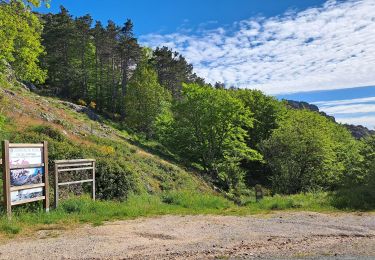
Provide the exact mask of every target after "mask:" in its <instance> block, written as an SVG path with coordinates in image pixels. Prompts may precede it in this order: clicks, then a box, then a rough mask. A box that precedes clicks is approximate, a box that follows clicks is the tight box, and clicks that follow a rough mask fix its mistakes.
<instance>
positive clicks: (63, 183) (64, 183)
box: [58, 179, 93, 186]
mask: <svg viewBox="0 0 375 260" xmlns="http://www.w3.org/2000/svg"><path fill="white" fill-rule="evenodd" d="M85 182H93V180H92V179H89V180H81V181H69V182H60V183H58V186H63V185H70V184H78V183H85Z"/></svg>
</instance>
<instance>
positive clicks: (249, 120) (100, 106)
mask: <svg viewBox="0 0 375 260" xmlns="http://www.w3.org/2000/svg"><path fill="white" fill-rule="evenodd" d="M29 4H39V2H38V1H33V2H32V3H30V2H29ZM30 10H31V9H30V7H28V5H27V4H25V2H23V1H15V0H13V1H9V2H4V1H3V2H1V3H0V24H4V25H5V29H3V30H2V31H1V33H0V42H3V44H2V45H0V60H1V64H0V71H2V74H3V75H4V74H5V72H6V70H7V69H9V67H11V68H12V70H13V71H14V73H15V74H16V76H17V77H18V79H19V80H22V81H29V82H36V83H37V84H38V86H40V87H42V88H45V89H47V90H48V91H49V93H51V94H52V95H56V96H59V97H61V98H65V99H69V100H71V101H73V102H77V103H79V104H81V105H86V106H89V107H91V108H92V109H93V110H96V111H97V113H100V114H102V115H104V116H106V117H108V118H111V119H113V120H116V121H118V122H121V124H122V126H123V127H125V128H127V129H131V130H133V131H134V132H135V133H137V134H138V135H144V136H145V137H146V138H147V139H153V140H156V141H158V142H159V143H160V144H162V145H163V146H164V147H165V148H166V149H168V151H169V152H171V153H172V154H173V155H174V156H175V157H176V158H178V160H180V161H181V162H184V163H185V164H187V165H191V166H194V167H195V168H197V169H199V170H200V171H201V172H202V174H204V175H205V176H206V178H209V179H210V180H211V181H212V182H213V183H214V184H215V185H216V186H217V187H219V188H220V189H222V190H223V191H224V192H226V193H227V194H228V196H232V197H233V198H234V199H238V198H240V197H241V196H242V195H243V194H245V193H246V192H247V190H248V189H249V188H250V187H252V186H254V185H255V184H262V185H263V186H265V187H267V188H269V189H270V191H271V192H272V193H280V194H294V193H300V192H308V191H316V190H326V191H336V194H341V195H342V196H346V197H345V200H342V203H343V204H345V203H348V202H349V201H350V198H352V197H350V195H352V194H351V192H348V191H352V190H354V189H356V190H357V191H358V194H362V195H361V196H362V197H361V200H360V202H359V203H358V200H357V201H356V200H353V201H354V202H353V203H357V204H362V205H359V207H361V206H363V204H364V203H367V204H366V205H367V206H366V207H373V206H375V205H374V201H375V181H374V180H375V168H374V167H375V137H374V136H372V137H368V138H365V139H363V140H356V139H355V138H353V137H352V136H351V134H350V133H349V132H348V131H347V129H346V128H344V127H343V126H342V125H340V124H337V123H335V122H333V121H332V120H329V119H327V118H326V117H324V116H322V115H320V114H319V113H316V112H313V111H308V110H305V109H302V110H297V109H293V108H291V107H289V106H288V105H287V104H286V103H285V102H283V101H279V100H277V99H276V98H274V97H271V96H267V95H265V94H264V93H262V92H261V91H258V90H251V89H237V88H234V87H232V88H225V86H224V85H223V84H222V83H216V84H215V85H213V86H212V85H210V84H206V83H205V81H204V79H202V78H200V77H199V76H197V75H196V74H195V73H194V71H193V66H192V65H191V64H189V63H188V62H187V61H186V59H185V58H184V57H183V56H182V55H180V54H178V53H177V52H175V51H173V50H171V49H169V48H167V47H160V48H156V49H154V50H152V49H150V48H147V47H144V46H141V45H140V44H139V42H138V40H137V38H136V36H135V34H134V28H133V23H132V21H131V20H127V21H126V22H125V23H124V24H123V25H122V26H118V25H116V24H115V23H114V22H112V21H109V22H108V23H107V25H105V26H104V25H103V24H102V23H101V22H98V21H97V22H95V23H94V22H93V19H92V17H91V16H90V15H85V16H82V17H77V18H73V17H72V16H71V15H70V14H69V12H68V10H66V9H65V8H64V7H61V9H60V12H59V13H57V14H37V13H33V12H31V11H30Z"/></svg>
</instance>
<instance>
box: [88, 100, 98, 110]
mask: <svg viewBox="0 0 375 260" xmlns="http://www.w3.org/2000/svg"><path fill="white" fill-rule="evenodd" d="M89 107H90V108H91V109H95V108H96V103H95V102H94V101H91V102H90V104H89Z"/></svg>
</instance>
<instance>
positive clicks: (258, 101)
mask: <svg viewBox="0 0 375 260" xmlns="http://www.w3.org/2000/svg"><path fill="white" fill-rule="evenodd" d="M231 93H232V95H233V96H234V97H236V98H238V99H240V100H241V101H242V102H243V104H244V106H245V107H246V108H249V109H250V110H251V113H252V116H253V118H254V120H253V126H252V127H250V128H247V129H246V130H247V131H248V135H249V136H248V138H247V143H248V145H249V146H250V147H252V148H253V149H256V148H257V146H258V144H260V143H261V142H262V141H263V140H266V139H268V138H269V137H270V135H271V133H272V131H273V130H274V129H276V128H278V126H279V122H280V120H281V119H282V117H283V116H284V115H285V113H286V108H285V106H284V104H283V103H282V102H280V101H278V100H277V99H276V98H274V97H272V96H267V95H265V94H263V93H262V92H261V91H259V90H250V89H236V90H232V91H231Z"/></svg>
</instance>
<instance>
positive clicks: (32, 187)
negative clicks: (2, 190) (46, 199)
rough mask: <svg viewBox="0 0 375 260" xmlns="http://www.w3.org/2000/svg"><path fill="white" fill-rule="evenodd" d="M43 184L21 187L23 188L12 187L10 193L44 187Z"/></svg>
mask: <svg viewBox="0 0 375 260" xmlns="http://www.w3.org/2000/svg"><path fill="white" fill-rule="evenodd" d="M44 186H45V183H38V184H30V185H23V186H13V187H10V191H17V190H29V189H34V188H39V187H44Z"/></svg>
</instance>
